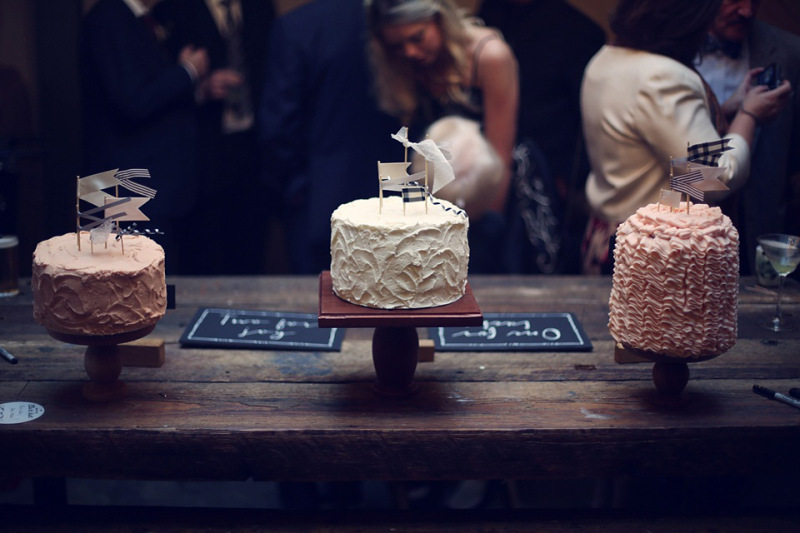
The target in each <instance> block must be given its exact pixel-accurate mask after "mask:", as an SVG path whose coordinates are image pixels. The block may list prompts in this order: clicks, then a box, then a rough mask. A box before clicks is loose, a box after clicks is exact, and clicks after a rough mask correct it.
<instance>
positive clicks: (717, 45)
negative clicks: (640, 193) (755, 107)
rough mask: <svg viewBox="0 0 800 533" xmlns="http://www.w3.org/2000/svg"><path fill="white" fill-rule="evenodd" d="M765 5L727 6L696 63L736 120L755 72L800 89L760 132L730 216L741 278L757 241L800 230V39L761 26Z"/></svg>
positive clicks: (741, 1) (741, 0) (740, 1)
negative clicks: (773, 73)
mask: <svg viewBox="0 0 800 533" xmlns="http://www.w3.org/2000/svg"><path fill="white" fill-rule="evenodd" d="M758 6H759V2H758V1H753V0H737V1H733V2H724V3H723V5H722V7H720V11H719V14H718V15H717V18H716V20H715V22H714V24H713V26H712V28H711V32H710V36H709V41H708V43H707V45H706V46H705V47H704V49H703V51H702V52H701V54H700V56H699V57H698V59H697V69H698V71H699V72H700V73H701V74H702V76H703V77H704V78H705V79H706V81H707V82H708V84H709V85H710V86H711V88H712V89H713V90H714V94H715V95H716V97H717V99H718V100H719V101H720V102H722V110H723V112H727V113H728V114H729V115H731V114H735V113H736V111H737V110H738V108H739V107H740V106H741V101H742V94H741V90H739V86H740V83H741V81H742V80H743V79H744V78H745V77H746V76H747V73H748V72H749V71H750V70H751V69H754V68H758V67H766V66H767V65H770V64H772V63H775V64H777V65H778V66H780V68H781V72H782V76H783V79H784V80H788V82H789V83H790V84H791V86H792V88H793V90H794V94H793V95H792V97H791V98H790V99H789V100H788V102H776V105H775V108H776V113H775V117H774V118H773V119H772V120H770V121H767V122H764V123H762V124H759V125H758V131H757V133H756V140H755V143H754V146H753V148H752V151H751V158H750V159H751V161H750V178H749V179H748V180H747V183H746V184H745V186H744V187H743V188H742V190H741V191H738V193H737V194H736V195H735V197H734V199H735V200H736V204H735V205H734V209H735V211H732V212H731V213H730V214H731V215H732V218H733V219H734V222H735V223H736V226H737V228H738V229H739V232H740V252H741V255H742V264H741V272H742V274H750V273H753V270H752V269H753V265H754V261H755V259H754V254H755V247H756V245H757V242H756V238H757V237H758V235H760V234H763V233H771V232H786V231H788V232H795V233H797V232H798V231H800V205H798V198H800V150H799V149H798V147H800V93H798V91H797V89H798V87H799V85H798V84H800V36H797V35H794V34H792V33H789V32H786V31H783V30H781V29H779V28H776V27H774V26H771V25H769V24H767V23H765V22H763V21H760V20H758V19H756V15H757V11H758ZM784 103H785V107H781V106H782V105H784Z"/></svg>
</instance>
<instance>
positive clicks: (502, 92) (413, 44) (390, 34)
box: [366, 0, 519, 273]
mask: <svg viewBox="0 0 800 533" xmlns="http://www.w3.org/2000/svg"><path fill="white" fill-rule="evenodd" d="M366 9H367V19H368V23H369V30H370V53H371V58H372V66H373V71H374V73H375V81H376V88H377V95H378V100H379V102H380V105H381V108H382V109H384V110H385V111H386V112H388V113H390V114H392V115H393V116H395V117H397V118H398V119H399V120H400V121H401V122H402V123H403V124H405V125H408V126H409V134H410V136H411V137H412V139H414V138H416V139H417V140H419V139H421V138H423V137H424V135H425V132H427V130H428V128H429V127H430V125H431V124H433V123H434V122H435V121H437V120H438V119H441V118H443V117H447V116H451V115H458V116H462V117H465V118H468V119H473V120H475V121H477V122H478V123H479V124H480V125H481V131H482V133H483V135H484V136H485V138H486V140H487V141H488V145H489V146H491V148H492V149H493V150H495V151H496V153H497V155H498V156H499V158H500V160H501V162H502V168H501V172H502V174H501V176H500V178H499V180H498V181H499V185H498V186H497V188H496V192H495V193H494V197H493V198H492V201H491V204H490V206H489V208H488V210H487V211H486V212H484V213H479V214H471V215H470V229H469V239H470V264H469V269H470V272H473V273H487V272H497V271H498V268H500V267H501V258H502V255H503V243H504V241H505V239H504V237H505V226H506V224H505V212H506V205H507V200H508V198H509V192H510V188H511V187H510V184H511V166H512V157H513V156H512V153H513V149H514V144H515V142H516V140H517V136H516V127H517V112H518V107H519V80H518V73H517V61H516V58H515V57H514V53H513V52H512V51H511V48H510V47H509V46H508V44H507V43H506V42H505V40H504V39H503V37H502V35H501V34H500V33H499V32H497V31H496V30H494V29H490V28H486V27H484V26H483V24H482V23H481V22H480V21H479V20H478V19H474V18H470V17H467V16H466V14H465V12H464V11H463V10H461V9H460V8H459V7H458V6H457V5H456V4H455V3H453V2H452V1H451V0H370V1H368V2H367V4H366ZM434 140H436V139H434ZM456 180H458V176H456Z"/></svg>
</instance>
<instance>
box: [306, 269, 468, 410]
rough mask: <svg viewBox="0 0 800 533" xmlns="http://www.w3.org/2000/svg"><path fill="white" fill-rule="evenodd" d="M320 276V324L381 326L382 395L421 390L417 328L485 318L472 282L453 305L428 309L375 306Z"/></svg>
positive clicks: (376, 337) (376, 348)
mask: <svg viewBox="0 0 800 533" xmlns="http://www.w3.org/2000/svg"><path fill="white" fill-rule="evenodd" d="M319 279H320V283H319V316H318V318H317V322H318V325H319V327H321V328H334V327H340V328H348V327H350V328H364V327H374V328H375V332H374V333H373V335H372V362H373V365H374V366H375V375H376V381H375V386H374V390H375V392H376V393H377V394H379V395H381V396H387V397H404V396H410V395H412V394H414V393H415V392H416V390H417V387H416V385H414V373H415V372H416V369H417V362H418V360H419V336H418V335H417V329H416V328H418V327H433V326H480V325H481V324H482V323H483V314H482V313H481V310H480V308H479V307H478V303H477V302H476V301H475V297H474V296H473V295H472V289H471V288H470V286H469V284H467V288H466V292H465V294H464V296H463V297H462V298H461V299H460V300H458V301H457V302H453V303H452V304H449V305H443V306H441V307H430V308H426V309H372V308H369V307H362V306H360V305H354V304H351V303H349V302H346V301H344V300H342V299H341V298H339V297H338V296H336V295H335V294H334V293H333V285H332V282H331V275H330V272H328V271H325V272H322V274H321V275H320V278H319Z"/></svg>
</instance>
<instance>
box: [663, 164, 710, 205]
mask: <svg viewBox="0 0 800 533" xmlns="http://www.w3.org/2000/svg"><path fill="white" fill-rule="evenodd" d="M701 181H703V173H702V172H700V171H699V170H695V171H693V172H689V173H688V174H681V175H680V176H673V177H671V178H670V180H669V186H670V188H672V189H673V190H676V191H680V192H682V193H686V194H688V195H689V196H691V197H692V198H695V199H697V200H699V201H701V202H702V201H703V199H704V197H705V193H704V192H703V191H702V190H700V189H698V188H697V187H695V184H696V183H699V182H701Z"/></svg>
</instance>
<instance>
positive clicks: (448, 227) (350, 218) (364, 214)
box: [331, 196, 469, 309]
mask: <svg viewBox="0 0 800 533" xmlns="http://www.w3.org/2000/svg"><path fill="white" fill-rule="evenodd" d="M439 202H441V203H442V204H444V205H445V206H447V207H450V208H455V206H453V204H451V203H449V202H446V201H443V200H439ZM379 203H380V200H379V199H378V198H369V199H365V200H355V201H353V202H350V203H347V204H343V205H341V206H339V208H338V209H336V211H334V212H333V214H332V215H331V280H332V282H333V291H334V292H335V293H336V295H337V296H339V297H340V298H342V299H344V300H347V301H348V302H350V303H354V304H357V305H363V306H366V307H375V308H380V309H419V308H423V307H435V306H439V305H445V304H449V303H452V302H455V301H456V300H458V299H459V298H461V297H462V296H464V291H465V290H466V286H467V264H468V262H469V244H468V243H467V228H468V226H469V221H468V219H467V218H466V217H464V216H461V215H458V214H455V213H453V212H451V211H445V210H444V209H443V208H442V207H440V206H435V205H430V204H429V205H428V212H427V213H425V205H424V204H423V203H422V202H419V203H409V204H406V214H403V202H402V200H401V199H400V198H399V197H397V196H391V197H385V198H384V199H383V208H382V209H381V211H380V214H379V213H378V210H379Z"/></svg>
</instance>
